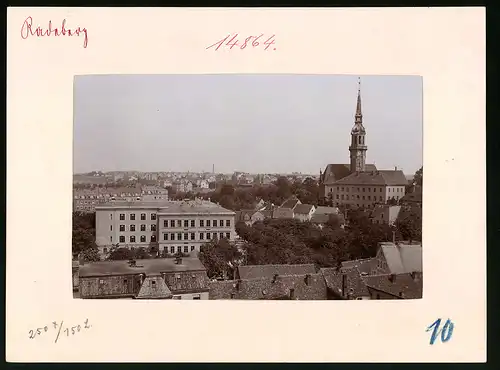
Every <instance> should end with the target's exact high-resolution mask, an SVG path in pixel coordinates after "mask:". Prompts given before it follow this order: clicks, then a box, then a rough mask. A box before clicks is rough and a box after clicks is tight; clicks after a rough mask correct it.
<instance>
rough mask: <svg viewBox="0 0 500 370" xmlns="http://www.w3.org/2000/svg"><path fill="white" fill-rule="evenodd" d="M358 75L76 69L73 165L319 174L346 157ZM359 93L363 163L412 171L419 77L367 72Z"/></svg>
mask: <svg viewBox="0 0 500 370" xmlns="http://www.w3.org/2000/svg"><path fill="white" fill-rule="evenodd" d="M357 79H358V77H357V76H308V75H217V76H216V75H197V76H195V75H192V76H179V75H172V76H168V75H167V76H165V75H162V76H120V75H115V76H77V77H76V78H75V124H74V173H75V174H77V173H88V172H91V171H102V172H134V171H137V172H192V173H201V172H205V173H211V172H212V166H215V173H233V172H235V171H241V172H245V173H255V174H260V173H269V174H271V173H273V174H281V173H283V174H285V173H286V174H289V173H294V172H295V173H302V174H310V175H316V174H319V171H320V170H322V169H324V168H325V166H326V165H327V164H328V163H349V152H348V145H349V138H350V130H351V128H352V126H353V124H354V113H355V107H356V95H357V89H358V84H357ZM361 96H362V101H363V119H364V123H365V127H366V130H367V145H368V152H367V163H374V164H376V166H377V168H380V169H394V167H397V168H398V169H401V170H403V172H404V173H405V174H407V175H411V174H414V173H415V172H416V171H417V170H418V169H419V168H420V167H422V162H423V160H422V157H423V156H422V84H421V78H420V77H418V76H361ZM224 102H227V105H226V104H225V103H224ZM269 102H271V104H269ZM193 107H195V108H196V109H194V108H193ZM238 117H240V118H238ZM236 121H237V122H239V125H236V124H235V123H234V122H236ZM272 122H276V123H275V124H272ZM311 122H314V124H312V123H311ZM175 123H176V124H175ZM195 123H196V124H195ZM201 126H204V127H205V128H207V127H208V128H209V129H208V130H205V131H203V130H202V129H200V127H201ZM287 127H292V128H293V129H289V128H287ZM187 143H189V145H187ZM144 149H146V150H144Z"/></svg>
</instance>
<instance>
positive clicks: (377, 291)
mask: <svg viewBox="0 0 500 370" xmlns="http://www.w3.org/2000/svg"><path fill="white" fill-rule="evenodd" d="M361 279H362V280H363V282H364V284H365V285H366V288H367V289H368V292H369V294H370V299H418V298H422V293H423V280H422V272H412V273H409V274H405V273H403V274H393V275H373V276H362V277H361Z"/></svg>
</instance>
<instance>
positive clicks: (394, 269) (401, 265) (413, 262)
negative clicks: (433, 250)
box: [380, 242, 422, 274]
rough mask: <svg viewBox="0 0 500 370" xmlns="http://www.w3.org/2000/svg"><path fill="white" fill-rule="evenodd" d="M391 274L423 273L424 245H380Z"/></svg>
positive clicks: (401, 243) (386, 243) (403, 243)
mask: <svg viewBox="0 0 500 370" xmlns="http://www.w3.org/2000/svg"><path fill="white" fill-rule="evenodd" d="M380 248H381V250H382V253H383V254H384V256H385V260H386V262H387V266H388V267H389V270H390V272H391V274H403V273H410V272H414V271H419V272H422V243H414V244H409V243H405V242H399V243H397V244H394V243H391V242H383V243H380Z"/></svg>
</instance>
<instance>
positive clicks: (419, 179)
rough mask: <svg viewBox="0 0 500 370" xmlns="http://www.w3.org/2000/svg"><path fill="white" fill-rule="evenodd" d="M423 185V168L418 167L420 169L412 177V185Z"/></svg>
mask: <svg viewBox="0 0 500 370" xmlns="http://www.w3.org/2000/svg"><path fill="white" fill-rule="evenodd" d="M423 183H424V167H423V166H422V167H420V169H419V170H418V171H417V172H415V176H413V185H414V186H415V185H416V186H422V184H423Z"/></svg>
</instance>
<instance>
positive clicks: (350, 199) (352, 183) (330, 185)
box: [319, 80, 408, 208]
mask: <svg viewBox="0 0 500 370" xmlns="http://www.w3.org/2000/svg"><path fill="white" fill-rule="evenodd" d="M365 139H366V130H365V127H364V126H363V113H362V110H361V89H360V81H359V80H358V99H357V103H356V114H355V118H354V126H353V128H352V130H351V145H350V146H349V152H350V163H349V164H336V163H334V164H329V165H327V166H326V168H325V171H324V172H322V171H320V179H319V184H320V192H321V195H322V196H323V197H324V198H325V200H330V201H332V202H333V204H334V205H336V206H338V205H350V206H353V207H363V208H372V207H374V206H375V205H377V204H386V203H387V202H389V201H390V200H392V201H399V200H400V199H401V198H402V197H403V196H404V195H405V189H406V185H407V184H408V181H407V179H406V176H405V175H404V173H403V171H401V170H398V169H397V168H395V169H394V170H378V169H377V167H376V166H375V165H374V164H367V163H366V151H367V150H368V146H367V145H366V141H365Z"/></svg>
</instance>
